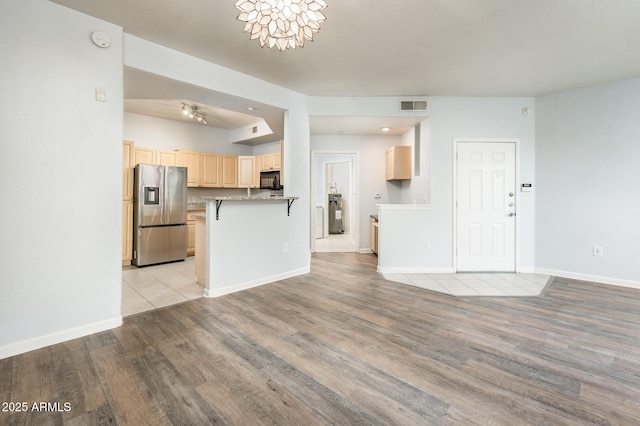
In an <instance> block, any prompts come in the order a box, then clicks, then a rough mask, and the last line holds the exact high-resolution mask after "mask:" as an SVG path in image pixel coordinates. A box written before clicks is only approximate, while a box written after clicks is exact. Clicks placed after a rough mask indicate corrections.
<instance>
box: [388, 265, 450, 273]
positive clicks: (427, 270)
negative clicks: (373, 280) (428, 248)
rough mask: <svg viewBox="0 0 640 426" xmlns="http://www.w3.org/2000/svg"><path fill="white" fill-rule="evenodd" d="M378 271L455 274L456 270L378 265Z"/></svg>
mask: <svg viewBox="0 0 640 426" xmlns="http://www.w3.org/2000/svg"><path fill="white" fill-rule="evenodd" d="M378 272H379V273H380V274H455V272H456V270H455V269H453V268H430V267H417V268H381V267H380V266H378Z"/></svg>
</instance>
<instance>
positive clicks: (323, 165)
mask: <svg viewBox="0 0 640 426" xmlns="http://www.w3.org/2000/svg"><path fill="white" fill-rule="evenodd" d="M357 160H358V153H356V152H315V151H314V152H313V153H312V167H311V175H312V176H311V187H312V191H311V192H312V196H311V199H312V203H311V208H312V215H311V230H312V235H311V251H312V253H313V252H316V251H317V252H356V251H358V247H359V243H358V241H359V232H358V228H359V220H358V211H359V200H358V191H357V187H358V181H357V176H358V173H357V168H358V161H357Z"/></svg>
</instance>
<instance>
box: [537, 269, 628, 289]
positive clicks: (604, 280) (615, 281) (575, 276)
mask: <svg viewBox="0 0 640 426" xmlns="http://www.w3.org/2000/svg"><path fill="white" fill-rule="evenodd" d="M535 272H536V273H538V274H545V275H553V276H556V277H561V278H569V279H572V280H580V281H592V282H596V283H600V284H610V285H617V286H620V287H629V288H637V289H640V282H638V281H631V280H623V279H620V278H611V277H603V276H600V275H590V274H582V273H579V272H570V271H559V270H557V269H547V268H535Z"/></svg>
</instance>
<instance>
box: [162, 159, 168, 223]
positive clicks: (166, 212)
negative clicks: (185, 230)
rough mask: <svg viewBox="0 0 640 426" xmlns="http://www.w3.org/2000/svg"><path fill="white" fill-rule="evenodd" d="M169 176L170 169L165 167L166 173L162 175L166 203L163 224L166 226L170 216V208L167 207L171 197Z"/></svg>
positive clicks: (164, 203)
mask: <svg viewBox="0 0 640 426" xmlns="http://www.w3.org/2000/svg"><path fill="white" fill-rule="evenodd" d="M167 174H169V169H168V168H167V166H164V173H163V174H162V176H163V180H164V182H162V186H163V191H162V192H163V194H162V195H163V197H164V202H163V203H162V223H164V224H165V225H166V224H167V221H168V220H169V218H168V215H169V213H168V212H169V208H168V206H167V203H168V202H169V197H168V193H169V189H168V188H167V185H168V183H169V178H168V176H167Z"/></svg>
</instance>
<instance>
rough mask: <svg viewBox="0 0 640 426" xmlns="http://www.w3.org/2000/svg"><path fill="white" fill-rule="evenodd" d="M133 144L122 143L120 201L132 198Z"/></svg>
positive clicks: (129, 142) (128, 142)
mask: <svg viewBox="0 0 640 426" xmlns="http://www.w3.org/2000/svg"><path fill="white" fill-rule="evenodd" d="M133 151H134V147H133V142H131V141H124V142H123V143H122V199H123V200H131V199H132V198H133V157H134V152H133Z"/></svg>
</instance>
